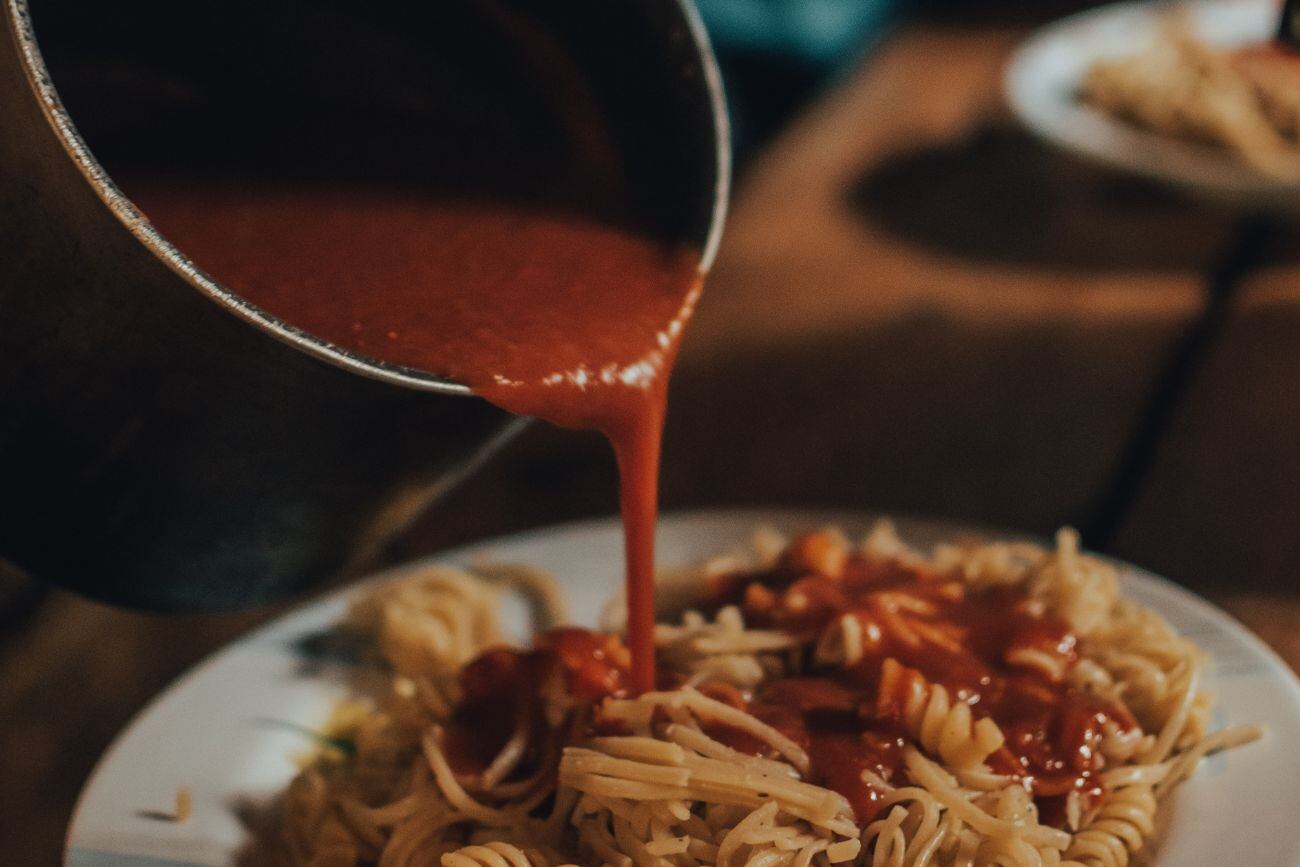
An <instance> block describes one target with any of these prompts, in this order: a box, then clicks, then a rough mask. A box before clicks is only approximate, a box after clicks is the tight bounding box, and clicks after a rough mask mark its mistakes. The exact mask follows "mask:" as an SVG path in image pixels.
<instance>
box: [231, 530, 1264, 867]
mask: <svg viewBox="0 0 1300 867" xmlns="http://www.w3.org/2000/svg"><path fill="white" fill-rule="evenodd" d="M668 580H670V581H671V582H672V583H673V587H671V588H670V590H671V591H672V592H670V594H669V595H668V598H669V599H672V600H674V601H676V602H678V603H679V604H680V605H681V606H683V607H684V606H692V607H687V608H685V610H683V611H680V612H678V617H677V622H676V623H675V624H668V623H663V624H660V625H659V626H658V627H657V630H656V634H655V641H656V645H657V659H658V663H659V668H660V689H658V690H657V691H654V692H648V693H644V694H641V695H632V694H631V693H630V691H629V689H628V688H627V676H628V674H627V673H628V670H629V666H630V660H629V658H628V653H627V650H626V648H625V647H624V645H623V643H622V641H621V640H620V638H619V637H618V634H617V631H607V632H591V631H587V630H583V629H576V628H558V629H554V628H553V629H548V630H546V631H542V632H540V633H539V634H538V636H537V637H536V639H535V641H534V646H533V648H532V649H531V650H518V649H510V648H506V647H504V646H501V645H500V640H501V635H500V629H499V627H498V624H497V620H496V607H497V604H498V603H499V601H500V596H501V595H502V594H503V593H505V592H507V591H509V592H521V593H523V594H524V595H526V596H527V597H528V598H529V600H530V601H531V602H532V604H533V609H534V612H535V615H536V616H535V619H536V620H537V621H538V622H539V623H540V624H544V625H548V626H549V625H553V624H555V623H558V622H561V621H562V619H563V611H562V606H561V605H560V603H559V600H558V596H557V594H556V593H555V592H554V588H553V586H551V583H550V582H549V581H547V580H546V579H544V577H542V576H540V575H539V574H538V573H537V572H536V571H535V570H526V569H522V568H519V567H511V568H503V567H490V568H489V567H484V568H482V569H481V570H479V571H478V572H476V573H469V572H462V571H457V570H449V569H445V568H439V569H434V570H428V571H425V572H422V573H419V574H417V575H415V576H413V577H412V578H409V579H405V580H403V581H399V582H396V583H390V584H386V585H381V586H380V587H378V588H376V589H375V590H373V591H372V592H370V593H368V594H367V595H365V596H364V597H362V598H361V599H359V600H358V601H357V602H356V603H355V604H354V606H353V609H352V611H351V613H350V615H349V617H348V620H347V624H348V627H349V628H351V629H354V630H360V631H361V633H362V634H364V635H365V636H366V637H367V641H368V642H369V645H370V646H371V647H373V648H374V653H375V658H376V662H377V664H378V665H380V666H381V667H382V668H383V669H384V670H385V671H386V672H387V675H388V677H387V681H388V692H387V693H386V694H384V695H381V696H378V697H372V698H371V699H368V700H364V701H363V702H361V703H360V704H358V703H350V704H347V705H345V706H344V707H343V708H341V709H340V711H339V712H337V713H336V714H335V717H334V719H333V720H332V722H331V723H330V725H329V727H328V730H327V731H326V733H325V734H326V736H327V738H328V742H329V743H332V744H336V745H342V746H337V747H336V748H331V749H322V750H321V752H320V753H319V755H317V756H316V757H315V758H314V759H313V760H312V761H311V762H310V763H309V764H308V765H307V766H306V767H305V768H304V769H303V771H302V772H301V773H300V774H299V775H298V777H297V778H296V779H295V780H294V781H293V782H292V784H291V785H290V786H289V787H288V789H287V790H286V791H285V792H284V793H283V794H282V795H281V796H280V798H279V799H278V802H277V804H276V808H275V815H274V820H273V822H272V823H271V824H270V827H269V830H268V832H267V833H266V834H264V835H262V836H261V837H260V838H259V839H258V841H257V842H256V844H255V845H254V846H253V847H252V848H251V849H250V851H249V859H248V860H249V862H250V863H272V864H280V865H286V867H345V865H357V867H360V865H367V867H369V865H375V867H424V865H432V867H561V865H577V864H584V865H609V867H698V865H714V867H812V865H818V867H829V865H870V867H950V865H951V867H994V865H997V867H1042V865H1045V867H1124V865H1127V864H1129V863H1131V862H1132V861H1133V859H1134V858H1135V857H1136V856H1137V855H1138V853H1141V852H1143V851H1144V850H1145V849H1147V848H1148V846H1149V843H1150V841H1151V839H1152V837H1153V835H1154V833H1155V829H1156V824H1157V810H1158V808H1159V806H1160V804H1161V802H1162V800H1163V799H1164V798H1166V797H1167V796H1168V794H1169V792H1170V791H1171V790H1172V789H1173V787H1175V786H1177V785H1178V784H1179V783H1180V782H1182V781H1183V780H1185V779H1186V778H1187V777H1188V776H1190V775H1191V774H1192V773H1193V772H1194V771H1195V768H1196V765H1197V764H1198V763H1199V761H1200V760H1201V758H1203V757H1204V756H1206V755H1208V754H1209V753H1211V752H1214V751H1217V750H1220V749H1225V748H1229V747H1235V746H1239V745H1241V744H1244V743H1246V742H1248V741H1250V740H1253V739H1254V738H1256V737H1258V736H1259V734H1260V731H1259V730H1258V729H1257V728H1256V727H1239V728H1234V729H1227V730H1223V731H1219V732H1214V733H1210V732H1209V730H1208V728H1209V727H1208V722H1209V712H1210V710H1211V701H1210V699H1209V698H1208V697H1207V696H1206V695H1205V694H1204V693H1203V692H1202V691H1201V689H1200V682H1201V681H1200V674H1201V671H1202V669H1203V666H1204V659H1203V655H1202V654H1201V652H1200V651H1199V650H1198V649H1197V648H1196V647H1195V646H1194V645H1193V644H1192V643H1191V642H1189V641H1186V640H1185V639H1183V638H1181V637H1179V636H1178V635H1177V634H1176V633H1175V632H1174V631H1173V629H1171V628H1170V627H1169V625H1168V624H1167V623H1165V622H1164V621H1163V620H1162V619H1161V618H1160V617H1159V616H1158V615H1156V614H1155V613H1153V612H1151V611H1149V610H1146V609H1144V608H1142V607H1141V606H1138V605H1137V604H1135V603H1133V602H1132V601H1130V600H1127V599H1124V598H1123V597H1122V596H1121V594H1120V591H1119V582H1118V576H1117V575H1116V573H1115V570H1114V568H1113V567H1111V566H1110V565H1109V564H1108V563H1106V562H1105V561H1101V560H1098V559H1095V558H1092V557H1089V556H1087V555H1086V554H1084V553H1082V552H1081V551H1080V550H1079V543H1078V537H1077V535H1076V534H1074V533H1073V532H1072V531H1070V530H1063V531H1061V533H1060V534H1059V535H1058V537H1057V544H1056V547H1055V549H1054V550H1050V551H1049V550H1044V549H1041V548H1039V547H1037V546H1033V545H1025V544H1009V543H977V542H974V541H970V542H963V543H949V544H945V545H940V546H938V547H937V548H936V549H935V550H934V551H933V552H932V553H930V554H929V555H925V554H922V553H921V552H918V551H915V550H913V549H911V548H910V547H908V546H907V545H906V544H904V543H903V541H902V540H901V539H899V538H898V536H897V535H896V534H895V533H894V532H893V529H892V527H891V526H890V525H889V524H888V523H886V522H882V523H881V524H880V525H878V526H877V527H876V528H875V529H874V530H873V531H872V532H871V533H870V534H869V535H868V536H867V538H866V539H865V540H863V541H862V542H861V543H859V544H853V543H851V542H850V541H849V540H847V539H846V538H845V537H844V536H843V535H842V534H840V533H838V532H836V531H821V532H817V533H811V534H807V535H804V536H801V537H798V538H796V539H794V540H791V541H789V542H786V541H785V540H782V539H778V538H776V537H774V535H773V534H772V533H771V531H764V532H763V533H762V535H761V537H760V540H759V541H758V542H757V543H756V550H755V554H754V556H751V557H744V556H742V555H739V554H730V555H727V556H726V557H725V558H721V559H719V560H716V561H713V562H712V563H710V564H705V565H703V566H701V567H698V568H696V569H693V570H688V571H678V572H676V573H674V574H673V575H672V576H670V577H669V579H668ZM610 622H611V623H612V624H615V625H616V624H617V623H618V622H619V620H618V613H617V611H613V612H611V616H610Z"/></svg>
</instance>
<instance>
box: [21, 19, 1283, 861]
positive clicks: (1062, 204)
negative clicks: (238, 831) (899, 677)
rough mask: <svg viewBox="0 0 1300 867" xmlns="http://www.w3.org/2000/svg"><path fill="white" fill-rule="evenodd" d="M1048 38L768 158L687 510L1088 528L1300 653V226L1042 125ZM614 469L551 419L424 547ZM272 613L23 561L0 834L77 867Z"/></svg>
mask: <svg viewBox="0 0 1300 867" xmlns="http://www.w3.org/2000/svg"><path fill="white" fill-rule="evenodd" d="M1022 34H1023V31H1021V30H999V29H988V28H978V27H973V26H967V27H965V28H963V29H960V30H958V29H945V28H943V27H940V26H935V25H918V26H913V27H911V28H908V29H906V30H904V31H902V32H900V33H899V34H897V35H896V36H894V37H893V38H891V39H890V40H889V41H888V42H887V43H886V44H885V45H883V46H882V47H881V49H880V50H879V51H878V52H876V53H875V54H874V55H873V57H872V58H871V60H870V61H869V62H868V63H866V64H864V65H863V67H862V68H861V69H859V70H858V71H856V72H855V73H854V74H853V75H851V76H850V77H848V78H846V79H845V80H844V81H842V82H840V83H839V85H838V86H837V87H836V88H835V89H833V90H832V91H830V92H828V93H827V94H825V96H824V97H823V98H822V99H821V100H819V101H818V102H817V103H816V104H815V105H813V106H812V107H810V109H809V110H808V111H806V112H805V113H804V114H803V115H802V116H801V117H800V118H799V119H798V120H797V121H796V122H795V123H794V124H793V125H792V126H791V127H790V128H789V129H788V130H787V131H786V132H785V133H784V134H783V135H782V136H781V137H780V138H779V139H778V140H777V141H776V142H775V143H774V144H773V145H772V146H771V147H769V148H768V149H767V150H766V151H764V152H763V153H762V155H761V156H760V157H759V159H758V160H757V161H756V162H755V163H754V164H752V165H751V166H749V167H748V169H747V170H746V173H745V175H744V177H743V178H742V179H741V183H740V185H739V189H738V192H737V195H736V198H735V200H734V207H733V214H732V218H731V222H730V228H729V232H728V235H727V238H726V241H725V243H724V246H723V251H722V255H721V257H720V260H719V262H718V265H717V268H716V271H715V274H714V276H713V278H712V279H711V281H710V283H709V286H708V290H707V292H706V296H705V301H704V303H703V304H702V306H701V309H700V312H699V318H698V321H697V322H696V324H695V325H694V326H693V331H692V333H691V334H690V336H689V338H688V340H687V343H686V352H685V355H684V357H683V359H682V362H681V368H680V372H679V375H678V377H677V380H676V381H675V384H674V390H673V399H672V407H671V416H670V421H669V430H668V438H667V444H666V454H665V464H664V504H665V507H667V508H674V507H691V506H706V505H726V504H738V505H754V504H788V505H801V504H802V505H818V506H853V507H860V508H864V509H875V510H883V511H893V512H907V513H918V514H928V515H940V516H946V517H952V518H958V519H965V520H970V521H975V522H979V523H983V524H988V525H994V526H1003V527H1006V528H1009V529H1014V530H1022V531H1032V532H1039V533H1046V532H1049V531H1050V530H1051V529H1053V528H1054V527H1056V526H1057V525H1059V524H1061V523H1067V522H1068V523H1074V524H1076V525H1078V526H1081V527H1083V528H1084V529H1085V532H1087V533H1088V534H1089V541H1090V542H1092V543H1093V544H1095V545H1098V546H1100V547H1103V548H1106V549H1108V550H1111V551H1114V552H1116V553H1119V554H1120V555H1122V556H1124V557H1127V558H1129V559H1131V560H1133V561H1135V562H1137V563H1139V564H1141V565H1144V566H1147V567H1150V568H1153V569H1155V570H1156V571H1160V572H1163V573H1165V574H1167V575H1169V576H1170V577H1173V578H1175V579H1177V580H1180V581H1182V582H1184V583H1187V584H1189V585H1191V586H1192V587H1194V588H1195V589H1196V590H1198V591H1199V592H1201V593H1203V594H1205V595H1206V596H1208V597H1209V598H1211V599H1212V600H1214V601H1216V602H1218V603H1220V604H1222V605H1224V606H1225V607H1226V608H1228V609H1229V610H1230V611H1232V612H1233V613H1234V614H1236V615H1237V616H1238V617H1240V618H1241V619H1242V620H1243V621H1245V622H1246V623H1247V624H1248V625H1249V626H1250V627H1251V628H1252V629H1254V630H1255V631H1257V632H1258V633H1259V634H1260V635H1262V636H1263V637H1264V639H1265V640H1266V641H1268V642H1269V643H1271V644H1272V645H1273V646H1274V647H1275V648H1277V650H1278V651H1279V652H1280V653H1281V654H1282V655H1283V656H1284V658H1286V659H1287V661H1288V662H1289V663H1290V664H1291V665H1292V666H1293V667H1300V639H1298V638H1297V635H1300V590H1298V589H1297V585H1296V581H1295V579H1294V578H1293V570H1295V569H1296V567H1297V566H1300V532H1298V530H1300V436H1298V435H1297V431H1300V352H1297V348H1298V347H1300V266H1297V264H1296V263H1295V262H1293V261H1290V260H1289V256H1288V251H1290V250H1294V249H1296V245H1295V241H1296V239H1297V237H1298V236H1297V234H1296V232H1295V231H1294V229H1293V228H1292V227H1289V226H1287V225H1283V224H1279V223H1278V222H1277V221H1263V222H1259V221H1256V222H1252V221H1250V220H1248V219H1247V218H1246V216H1245V215H1241V214H1231V213H1224V212H1220V211H1216V210H1214V209H1212V208H1209V207H1208V206H1206V205H1203V204H1199V203H1196V202H1193V201H1189V200H1185V199H1181V198H1178V197H1176V196H1173V195H1171V194H1168V193H1165V192H1162V191H1160V190H1158V189H1154V188H1152V187H1149V186H1144V185H1141V184H1137V183H1133V182H1129V181H1126V180H1124V179H1120V178H1116V177H1113V176H1111V175H1108V174H1105V173H1103V172H1100V171H1097V170H1094V169H1091V168H1089V167H1086V166H1082V165H1079V164H1075V163H1072V162H1069V161H1067V160H1065V159H1063V158H1061V157H1058V156H1056V155H1053V154H1051V153H1049V152H1047V151H1046V150H1044V149H1043V148H1041V147H1039V146H1038V145H1036V144H1035V143H1034V142H1032V141H1030V140H1029V139H1027V138H1026V137H1025V136H1024V135H1023V134H1021V133H1019V132H1017V131H1016V130H1015V128H1014V126H1013V125H1012V124H1011V123H1010V122H1009V120H1008V119H1007V117H1006V116H1005V112H1004V109H1003V108H1002V107H1001V101H1000V97H999V90H998V88H999V75H1000V69H1001V65H1002V63H1003V60H1004V58H1005V55H1006V52H1007V50H1008V49H1009V47H1010V46H1011V45H1012V44H1013V43H1014V42H1015V40H1016V39H1017V38H1019V37H1020V36H1021V35H1022ZM614 482H615V480H614V471H613V465H612V461H611V460H610V458H609V456H608V455H607V454H606V450H605V447H604V445H603V444H602V443H601V442H599V441H598V440H597V439H595V438H594V437H590V436H585V435H579V434H570V433H565V432H558V431H551V430H546V429H543V428H540V427H537V428H534V429H532V430H531V431H530V432H529V433H528V434H526V435H525V436H524V437H522V438H521V439H520V440H519V441H517V442H516V443H515V444H514V445H513V446H512V447H510V448H509V450H508V451H507V453H506V454H503V455H502V456H501V457H500V459H499V460H498V461H497V462H496V463H495V464H494V465H493V466H492V467H491V468H490V469H489V470H487V471H486V472H485V473H483V474H482V475H481V476H479V477H478V478H476V479H474V480H473V481H471V482H470V483H469V484H468V485H467V486H465V487H464V488H462V489H461V490H459V491H457V492H455V493H453V494H452V495H451V496H450V497H449V498H448V499H447V500H446V501H444V502H443V503H442V504H441V506H440V507H439V508H437V509H435V510H434V511H433V512H431V513H430V514H429V515H428V516H427V517H426V518H425V519H424V520H423V521H422V522H421V524H420V526H419V527H418V528H417V529H416V530H415V531H414V532H413V533H412V534H410V535H409V536H408V537H407V538H406V539H405V540H404V541H403V543H402V544H401V545H400V546H399V549H398V551H397V552H396V556H399V557H409V556H415V555H417V554H421V553H425V552H428V551H432V550H436V549H438V548H441V547H445V546H447V545H449V544H453V543H455V542H459V541H464V540H468V539H471V538H476V537H483V536H487V535H492V534H496V533H500V532H508V531H513V530H516V529H520V528H523V527H527V526H535V525H540V524H545V523H551V522H554V521H558V520H564V519H568V518H575V517H583V516H588V515H593V514H606V513H609V512H610V511H612V509H613V504H614V502H615V500H614ZM274 613H275V612H274V611H261V612H253V613H250V614H243V615H232V616H204V617H183V618H182V617H158V616H150V615H142V614H134V613H127V612H121V611H114V610H110V609H107V608H105V607H103V606H99V605H96V604H93V603H89V602H86V601H84V600H80V599H76V598H73V597H70V596H67V595H65V594H62V593H58V592H52V591H46V590H43V589H42V588H39V587H37V586H35V585H33V584H32V583H30V582H29V581H27V580H26V579H24V578H22V577H20V576H16V575H13V574H4V573H0V624H2V626H0V734H2V735H3V737H0V769H3V774H2V775H0V779H2V780H3V782H0V816H3V817H4V818H3V819H2V820H0V852H5V853H9V855H10V856H13V855H14V854H15V853H22V855H23V857H22V858H21V863H24V864H43V863H56V861H57V859H58V852H59V850H60V841H61V838H62V833H63V828H64V826H65V824H66V821H67V817H68V815H69V811H70V809H71V807H72V804H73V799H74V798H75V795H76V792H77V790H78V788H79V787H80V785H81V783H82V781H83V780H84V778H85V776H86V774H87V773H88V772H89V771H90V769H91V767H92V765H93V762H94V761H95V759H96V757H97V756H98V755H99V754H100V752H101V751H102V750H103V748H104V747H105V746H106V745H107V743H108V742H109V740H110V739H111V737H112V736H113V734H114V733H115V732H117V731H118V730H119V729H120V728H121V727H122V726H123V725H124V724H125V723H126V722H127V720H128V719H129V717H130V716H131V715H132V714H133V713H134V712H135V711H137V710H138V709H139V708H140V707H141V706H142V705H143V704H144V703H145V702H146V701H147V700H148V699H149V698H150V697H151V696H152V695H154V694H155V693H156V692H157V691H158V690H159V689H161V688H162V687H163V686H164V685H165V684H166V683H167V682H168V681H169V680H171V679H172V678H173V677H174V676H175V675H176V674H178V673H179V672H180V671H181V670H183V669H184V668H185V667H187V666H188V665H190V664H191V663H193V662H194V661H196V660H197V659H199V658H200V657H201V656H202V655H204V654H206V653H208V652H209V651H211V650H212V649H215V648H216V647H218V646H220V645H221V644H223V643H225V642H226V641H228V640H229V639H231V638H232V637H234V636H236V635H238V634H240V633H242V632H244V631H246V630H247V629H248V628H250V627H251V626H252V625H254V624H255V623H257V622H260V621H261V620H263V619H265V618H266V617H268V616H270V615H272V614H274ZM15 863H18V862H15Z"/></svg>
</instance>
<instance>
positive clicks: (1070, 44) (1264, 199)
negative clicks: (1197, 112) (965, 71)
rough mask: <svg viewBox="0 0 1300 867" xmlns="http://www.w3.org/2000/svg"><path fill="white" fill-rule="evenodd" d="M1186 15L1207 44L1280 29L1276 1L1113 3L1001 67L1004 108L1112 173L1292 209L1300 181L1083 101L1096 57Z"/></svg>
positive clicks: (1136, 42)
mask: <svg viewBox="0 0 1300 867" xmlns="http://www.w3.org/2000/svg"><path fill="white" fill-rule="evenodd" d="M1174 8H1180V9H1183V10H1186V12H1187V17H1188V20H1189V23H1190V26H1191V27H1192V29H1193V30H1194V32H1195V33H1196V34H1197V36H1199V37H1200V38H1201V39H1203V40H1204V41H1205V42H1207V43H1209V44H1212V45H1220V46H1224V47H1233V46H1238V45H1243V44H1247V43H1252V42H1262V41H1264V40H1266V39H1268V38H1270V37H1271V36H1272V35H1273V32H1274V30H1275V29H1276V27H1277V19H1278V9H1279V3H1278V0H1201V2H1181V3H1117V4H1115V5H1113V6H1103V7H1101V8H1099V9H1093V10H1090V11H1088V12H1083V13H1080V14H1078V15H1074V16H1071V17H1069V18H1065V19H1063V20H1061V21H1058V22H1056V23H1055V24H1052V25H1049V26H1048V27H1045V28H1043V29H1042V30H1040V31H1038V32H1037V33H1036V34H1034V35H1033V36H1032V37H1031V38H1030V39H1029V40H1028V41H1027V42H1025V43H1024V44H1023V45H1022V46H1021V47H1020V48H1019V49H1018V50H1017V51H1016V53H1015V54H1014V55H1013V56H1012V58H1011V62H1010V64H1009V65H1008V67H1007V72H1006V79H1005V88H1006V95H1007V101H1008V102H1009V103H1010V105H1011V109H1012V111H1013V112H1015V114H1016V116H1017V117H1019V118H1020V120H1021V122H1022V123H1024V124H1025V126H1026V127H1028V128H1029V129H1030V130H1031V131H1033V132H1034V133H1035V134H1037V135H1039V136H1041V137H1042V138H1044V139H1046V140H1047V141H1049V142H1051V143H1052V144H1055V145H1057V146H1059V147H1062V148H1065V149H1066V150H1070V151H1073V152H1075V153H1077V154H1080V155H1083V156H1085V157H1088V158H1091V159H1093V160H1095V161H1098V162H1101V163H1104V164H1106V165H1109V166H1112V167H1114V168H1118V169H1123V170H1127V171H1130V172H1134V173H1136V174H1139V175H1143V176H1146V177H1149V178H1154V179H1157V180H1161V181H1165V182H1169V183H1173V184H1175V185H1177V186H1180V187H1184V188H1188V189H1192V190H1196V191H1198V192H1201V193H1205V194H1207V195H1211V196H1214V197H1216V198H1219V199H1225V200H1228V201H1232V202H1236V203H1238V204H1250V205H1268V206H1275V207H1287V206H1290V207H1295V206H1296V205H1297V193H1300V182H1295V181H1291V180H1285V181H1284V180H1279V179H1277V178H1274V177H1271V176H1269V175H1266V174H1263V173H1261V172H1259V171H1257V170H1256V169H1254V168H1252V167H1251V166H1250V165H1248V164H1247V163H1245V162H1244V161H1242V160H1241V159H1239V158H1238V157H1237V156H1236V155H1234V154H1233V153H1231V152H1229V151H1227V150H1224V149H1221V148H1216V147H1213V146H1210V145H1199V144H1194V143H1189V142H1184V141H1181V140H1179V139H1176V138H1173V137H1170V136H1164V135H1160V134H1157V133H1152V132H1146V131H1144V130H1141V129H1138V128H1137V127H1134V126H1132V125H1130V124H1127V123H1124V122H1123V121H1120V120H1116V119H1114V118H1112V117H1110V116H1109V115H1107V114H1105V113H1103V112H1101V111H1098V110H1096V109H1094V108H1092V107H1091V106H1088V105H1086V104H1084V103H1083V102H1081V101H1080V100H1079V99H1078V97H1077V94H1078V92H1079V84H1080V82H1081V81H1082V80H1083V77H1084V74H1085V73H1086V71H1087V70H1088V68H1089V67H1091V66H1092V64H1093V63H1094V62H1095V61H1097V60H1100V59H1102V58H1111V57H1122V56H1127V55H1132V54H1136V53H1138V52H1140V51H1141V50H1142V49H1143V48H1144V47H1145V46H1146V45H1148V44H1149V43H1150V41H1151V40H1152V39H1153V38H1155V37H1156V35H1157V33H1158V31H1159V29H1160V25H1161V21H1162V16H1163V15H1164V14H1165V13H1166V12H1167V11H1169V10H1172V9H1174Z"/></svg>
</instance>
